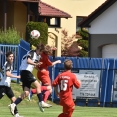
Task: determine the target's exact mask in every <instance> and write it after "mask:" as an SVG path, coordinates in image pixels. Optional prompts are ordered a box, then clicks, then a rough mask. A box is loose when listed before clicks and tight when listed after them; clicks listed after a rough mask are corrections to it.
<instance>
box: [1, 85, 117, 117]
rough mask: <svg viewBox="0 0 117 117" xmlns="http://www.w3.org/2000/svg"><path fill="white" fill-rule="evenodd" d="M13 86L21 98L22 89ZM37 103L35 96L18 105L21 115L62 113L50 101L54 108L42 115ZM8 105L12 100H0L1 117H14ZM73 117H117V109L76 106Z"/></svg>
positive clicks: (48, 116)
mask: <svg viewBox="0 0 117 117" xmlns="http://www.w3.org/2000/svg"><path fill="white" fill-rule="evenodd" d="M11 86H12V89H13V91H14V93H15V95H16V97H17V96H19V95H20V93H21V92H22V87H21V86H20V85H19V84H16V83H12V84H11ZM37 101H38V100H37V97H36V95H34V96H33V100H32V101H30V102H29V101H28V99H27V98H26V99H25V100H23V101H22V102H21V103H20V104H19V105H18V110H19V113H20V115H23V116H24V117H57V116H58V115H59V114H60V113H61V112H62V107H61V106H59V105H56V104H54V103H52V102H50V101H48V102H47V103H51V104H52V105H53V107H51V108H46V109H45V112H44V113H42V112H40V110H39V108H38V105H37ZM8 104H10V100H9V99H8V98H7V97H6V96H4V97H3V98H2V99H1V100H0V117H13V116H12V115H11V114H10V111H9V109H8ZM72 117H117V109H116V108H102V107H78V106H76V108H75V111H74V113H73V116H72Z"/></svg>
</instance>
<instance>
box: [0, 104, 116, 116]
mask: <svg viewBox="0 0 117 117" xmlns="http://www.w3.org/2000/svg"><path fill="white" fill-rule="evenodd" d="M18 108H19V113H20V114H21V115H23V116H24V117H57V115H58V114H59V113H61V111H62V108H61V107H60V106H57V105H55V106H53V107H51V108H48V109H45V112H44V113H42V112H40V111H39V109H38V106H37V105H35V106H31V105H30V106H18ZM0 117H12V115H11V114H10V112H9V109H8V108H7V107H5V106H3V107H0ZM72 117H117V109H116V108H99V107H76V109H75V111H74V113H73V116H72Z"/></svg>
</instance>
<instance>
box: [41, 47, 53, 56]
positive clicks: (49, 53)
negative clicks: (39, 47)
mask: <svg viewBox="0 0 117 117" xmlns="http://www.w3.org/2000/svg"><path fill="white" fill-rule="evenodd" d="M43 52H44V53H45V54H47V55H51V54H52V48H51V46H49V45H45V47H44V51H43Z"/></svg>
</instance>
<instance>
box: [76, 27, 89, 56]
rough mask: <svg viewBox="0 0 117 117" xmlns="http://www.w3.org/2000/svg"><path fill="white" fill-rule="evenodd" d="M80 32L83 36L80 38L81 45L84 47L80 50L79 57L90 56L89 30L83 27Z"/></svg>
mask: <svg viewBox="0 0 117 117" xmlns="http://www.w3.org/2000/svg"><path fill="white" fill-rule="evenodd" d="M78 34H79V35H80V36H81V37H82V38H81V39H78V41H77V42H78V44H79V46H81V47H82V49H81V50H80V51H79V57H88V36H89V35H88V31H87V30H86V29H85V28H83V29H82V30H81V29H80V30H79V31H78Z"/></svg>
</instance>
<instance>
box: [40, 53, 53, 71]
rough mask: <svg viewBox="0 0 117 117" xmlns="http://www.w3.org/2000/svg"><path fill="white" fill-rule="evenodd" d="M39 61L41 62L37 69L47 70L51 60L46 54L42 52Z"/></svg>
mask: <svg viewBox="0 0 117 117" xmlns="http://www.w3.org/2000/svg"><path fill="white" fill-rule="evenodd" d="M39 62H42V64H41V65H40V66H39V69H40V70H41V69H46V70H48V67H49V66H51V65H52V62H51V61H50V59H49V57H48V55H47V54H45V53H44V52H43V53H42V54H41V59H40V61H39Z"/></svg>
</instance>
